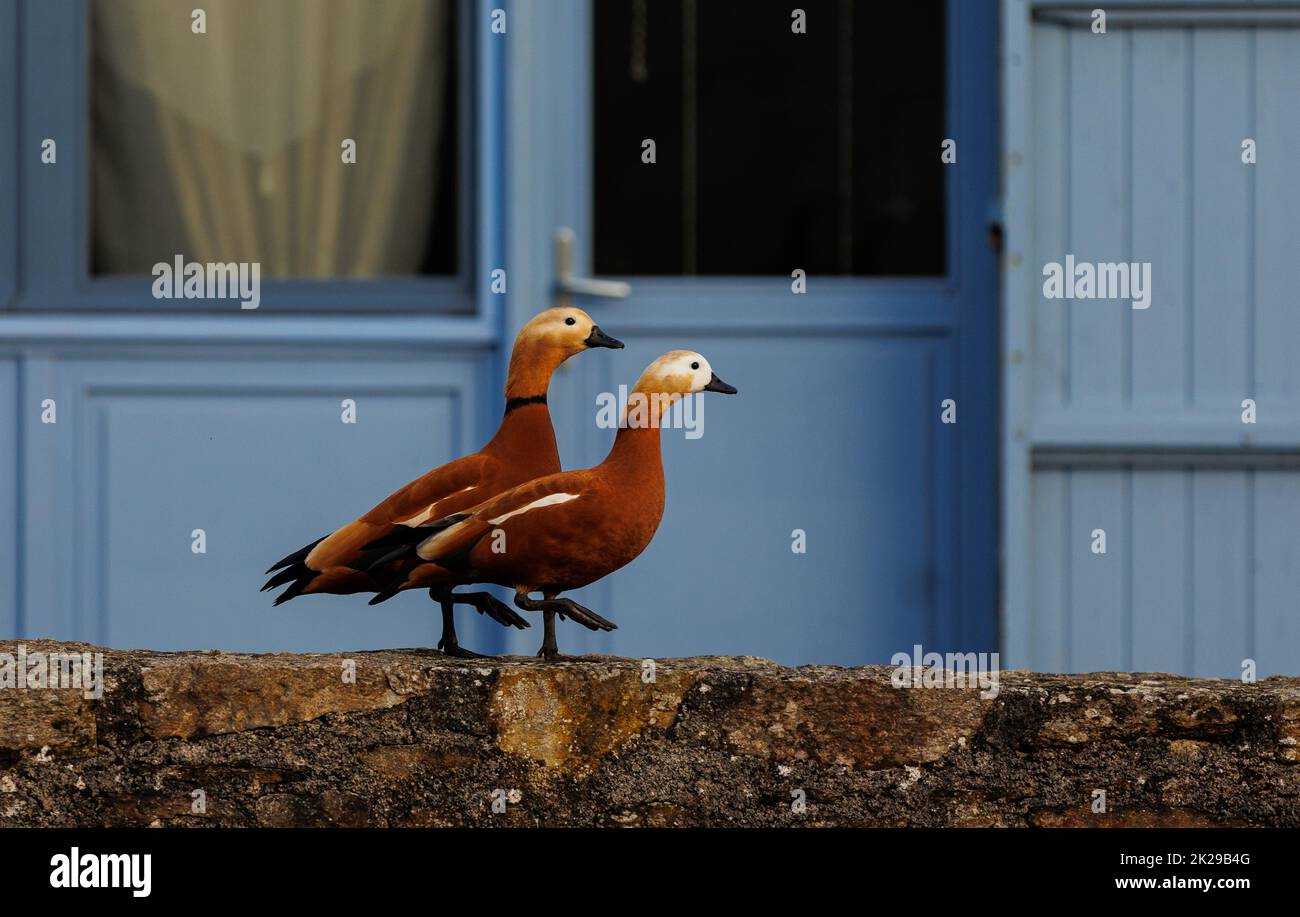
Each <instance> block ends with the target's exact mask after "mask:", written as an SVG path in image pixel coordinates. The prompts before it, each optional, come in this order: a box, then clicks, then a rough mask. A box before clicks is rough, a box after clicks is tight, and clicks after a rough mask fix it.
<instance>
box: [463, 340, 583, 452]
mask: <svg viewBox="0 0 1300 917" xmlns="http://www.w3.org/2000/svg"><path fill="white" fill-rule="evenodd" d="M563 362H564V356H563V355H561V354H560V353H559V352H558V351H557V350H556V349H555V348H552V347H546V346H541V345H531V344H529V343H528V342H520V343H517V344H516V345H515V349H514V352H513V353H512V354H511V355H510V371H509V374H508V375H507V377H506V404H505V416H503V417H502V418H501V425H500V426H499V427H497V432H496V435H495V436H493V437H492V439H491V441H489V442H488V444H487V445H486V446H484V447H483V450H482V451H483V452H486V453H489V454H496V455H499V456H501V457H503V458H505V459H506V460H508V461H510V462H511V463H512V465H514V466H518V467H522V466H525V465H526V466H527V467H528V468H529V469H530V470H532V471H534V472H535V474H534V476H535V477H536V476H540V475H543V474H553V473H554V472H557V471H559V470H560V451H559V448H558V446H557V445H556V442H555V430H554V428H553V427H552V425H551V414H550V411H549V410H547V407H546V390H547V388H549V387H550V384H551V376H552V375H554V373H555V370H556V368H557V367H558V366H559V365H560V364H561V363H563Z"/></svg>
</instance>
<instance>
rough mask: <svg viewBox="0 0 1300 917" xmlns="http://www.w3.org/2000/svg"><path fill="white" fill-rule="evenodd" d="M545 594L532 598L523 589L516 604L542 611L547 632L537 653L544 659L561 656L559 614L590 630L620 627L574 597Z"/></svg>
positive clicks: (518, 591)
mask: <svg viewBox="0 0 1300 917" xmlns="http://www.w3.org/2000/svg"><path fill="white" fill-rule="evenodd" d="M543 595H544V598H541V599H530V598H529V597H528V593H527V592H524V591H522V590H517V591H516V592H515V604H516V605H518V606H519V607H520V608H522V609H524V610H525V611H540V612H542V621H543V622H544V624H545V627H546V632H545V635H544V636H543V639H542V648H541V649H540V650H539V651H538V652H537V655H538V656H541V657H542V658H543V659H547V660H553V659H556V658H557V657H558V656H559V652H560V651H559V648H558V647H557V646H556V644H555V616H556V615H559V616H560V619H561V620H563V619H565V618H572V619H573V620H574V621H576V622H577V623H579V624H581V625H582V626H583V627H585V628H587V629H588V630H615V629H616V628H617V627H618V625H617V624H614V623H613V622H611V621H606V620H605V619H604V618H602V617H601V616H600V615H598V614H596V613H595V612H594V611H592V610H591V609H590V608H584V607H583V606H582V605H579V604H578V603H577V602H575V601H574V600H573V599H557V598H556V597H555V594H554V593H543Z"/></svg>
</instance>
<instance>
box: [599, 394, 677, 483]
mask: <svg viewBox="0 0 1300 917" xmlns="http://www.w3.org/2000/svg"><path fill="white" fill-rule="evenodd" d="M678 397H680V396H678ZM675 400H678V399H677V398H671V397H669V396H668V395H665V394H653V393H650V392H647V391H645V390H643V389H641V388H639V387H638V388H636V389H634V390H633V391H632V394H631V395H630V396H629V397H628V404H627V410H626V411H625V412H624V414H623V425H622V426H620V427H619V430H618V434H617V435H616V436H615V437H614V447H613V448H612V449H610V451H609V456H608V457H607V458H606V459H605V464H607V465H609V466H610V467H611V469H613V470H615V471H618V472H625V473H628V474H631V475H633V476H635V477H638V478H647V477H648V478H650V479H655V478H657V479H658V480H659V481H660V482H662V481H663V452H662V450H661V448H660V441H659V424H660V422H661V421H662V420H663V415H664V414H665V413H666V412H667V410H668V408H669V407H670V406H671V405H672V402H673V401H675ZM661 486H662V484H661Z"/></svg>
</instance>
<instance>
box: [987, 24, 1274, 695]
mask: <svg viewBox="0 0 1300 917" xmlns="http://www.w3.org/2000/svg"><path fill="white" fill-rule="evenodd" d="M1228 6H1232V7H1234V8H1235V9H1236V11H1237V13H1238V14H1239V17H1240V18H1239V19H1238V22H1239V21H1240V19H1249V17H1250V16H1251V15H1252V9H1253V8H1252V5H1250V4H1228ZM1080 8H1081V7H1080ZM1153 8H1154V11H1153V12H1151V15H1162V16H1164V17H1165V18H1166V23H1165V24H1166V26H1178V27H1177V28H1173V27H1166V28H1143V27H1128V26H1125V25H1123V24H1122V23H1123V20H1122V16H1123V13H1124V7H1123V6H1121V7H1119V8H1117V10H1118V13H1117V16H1115V17H1112V23H1111V26H1112V27H1111V28H1110V30H1109V31H1108V33H1107V34H1105V35H1094V34H1093V33H1091V32H1090V31H1089V29H1088V28H1087V26H1086V23H1085V24H1083V25H1080V24H1079V21H1078V20H1077V17H1076V20H1075V21H1074V24H1067V23H1066V22H1065V18H1066V17H1065V14H1064V13H1062V9H1063V5H1062V4H1047V3H1035V2H1032V0H1006V2H1004V4H1003V10H1004V22H1005V28H1006V46H1007V49H1008V60H1009V61H1010V62H1011V66H1010V68H1009V70H1008V75H1007V80H1006V84H1005V87H1006V96H1005V98H1004V108H1005V109H1006V110H1008V111H1011V112H1016V113H1019V114H1017V115H1013V116H1012V117H1011V118H1010V119H1009V120H1008V130H1007V133H1006V139H1005V142H1006V145H1007V149H1008V151H1009V159H1008V162H1009V165H1008V169H1007V179H1006V184H1007V188H1008V194H1009V195H1010V198H1009V201H1008V213H1009V219H1008V224H1009V225H1008V239H1009V240H1010V245H1011V248H1010V259H1009V261H1008V265H1009V271H1008V280H1007V284H1006V296H1007V299H1006V310H1007V319H1006V326H1005V327H1006V329H1007V330H1006V343H1007V351H1008V354H1009V355H1010V357H1011V359H1009V360H1008V362H1007V364H1006V367H1005V376H1004V378H1005V386H1006V390H1007V392H1008V394H1009V400H1008V412H1009V413H1008V422H1007V430H1006V433H1007V438H1006V439H1005V440H1004V444H1005V456H1006V481H1007V484H1006V486H1005V489H1004V493H1005V497H1006V502H1005V504H1004V512H1005V517H1006V519H1007V520H1008V521H1009V525H1008V529H1007V531H1008V542H1007V544H1006V557H1007V559H1008V567H1007V570H1006V574H1005V575H1006V578H1007V582H1008V585H1009V588H1008V589H1007V591H1006V605H1005V608H1004V616H1005V621H1006V623H1007V631H1006V640H1007V646H1008V649H1009V654H1010V658H1008V659H1007V660H1006V661H1007V662H1009V663H1010V664H1011V665H1014V666H1030V667H1033V668H1040V669H1060V668H1064V669H1070V670H1087V669H1116V668H1136V669H1139V670H1152V669H1154V670H1165V671H1175V672H1183V673H1186V674H1195V675H1213V676H1227V677H1238V676H1240V674H1241V671H1242V664H1243V661H1244V660H1246V659H1254V660H1255V661H1256V662H1257V663H1258V665H1259V669H1260V672H1261V674H1267V673H1270V672H1273V673H1277V672H1288V673H1293V672H1295V671H1296V666H1297V664H1298V661H1300V635H1298V634H1297V628H1296V627H1295V624H1294V621H1295V619H1296V617H1297V612H1298V611H1300V599H1297V598H1296V596H1297V595H1298V594H1300V592H1298V591H1297V590H1298V589H1300V581H1297V573H1296V567H1295V564H1294V562H1293V558H1294V557H1295V554H1296V552H1297V550H1300V537H1298V536H1297V535H1296V533H1295V526H1294V520H1295V518H1297V517H1296V515H1295V514H1296V513H1297V511H1300V507H1297V506H1296V502H1295V500H1296V497H1295V494H1296V489H1297V487H1298V486H1300V484H1297V482H1298V481H1300V470H1297V469H1298V468H1300V367H1298V364H1297V362H1296V361H1295V359H1294V353H1295V347H1296V344H1297V341H1298V340H1300V337H1298V336H1300V317H1298V314H1297V311H1296V309H1295V308H1294V295H1293V294H1294V278H1293V275H1294V268H1295V263H1296V257H1297V255H1300V248H1298V247H1297V241H1296V232H1295V226H1296V219H1297V218H1298V217H1300V187H1297V184H1296V182H1294V181H1293V180H1292V173H1293V168H1292V166H1293V165H1294V163H1293V162H1292V161H1291V158H1290V157H1289V155H1287V154H1286V153H1285V152H1283V151H1286V150H1290V149H1292V148H1293V147H1294V146H1295V145H1296V144H1297V143H1298V142H1300V91H1298V90H1300V77H1297V74H1296V70H1295V66H1294V61H1295V60H1296V56H1297V55H1298V54H1300V29H1297V28H1296V27H1295V26H1294V17H1292V18H1291V19H1290V22H1289V23H1285V22H1282V20H1281V19H1278V18H1272V19H1266V18H1261V19H1260V22H1259V25H1258V27H1255V28H1251V27H1243V26H1241V25H1239V24H1236V23H1233V24H1229V25H1223V24H1222V23H1218V24H1215V23H1213V22H1212V21H1210V19H1209V18H1207V17H1203V16H1202V15H1201V11H1200V10H1199V9H1198V8H1197V7H1196V6H1189V5H1180V4H1168V5H1164V4H1154V5H1153ZM1290 9H1291V11H1292V12H1300V5H1291V6H1290ZM1076 12H1077V11H1076ZM1085 12H1086V11H1085ZM1058 14H1060V15H1058ZM1263 15H1264V14H1262V13H1261V16H1263ZM1085 18H1086V17H1085ZM1022 62H1023V66H1022ZM1018 68H1019V69H1018ZM1246 138H1251V139H1253V140H1255V141H1256V144H1257V149H1258V161H1257V163H1256V164H1247V163H1244V162H1243V161H1242V142H1243V141H1244V140H1245V139H1246ZM1021 163H1023V167H1020V164H1021ZM1067 254H1073V255H1074V256H1075V257H1076V258H1077V259H1078V260H1079V261H1083V262H1102V261H1112V260H1123V261H1137V262H1149V263H1150V264H1151V278H1152V298H1151V306H1150V308H1148V309H1145V310H1132V309H1130V308H1129V304H1128V303H1127V302H1126V301H1111V302H1107V301H1084V300H1080V301H1074V302H1070V301H1063V300H1048V299H1045V298H1044V297H1043V295H1042V275H1041V273H1040V271H1041V270H1042V268H1043V266H1044V265H1045V264H1047V263H1048V262H1053V261H1056V262H1061V261H1064V259H1065V256H1066V255H1067ZM1247 398H1249V399H1253V400H1254V401H1255V402H1256V404H1257V410H1258V422H1257V423H1252V424H1246V423H1243V422H1242V402H1243V400H1244V399H1247ZM1261 447H1267V448H1268V449H1270V450H1272V454H1271V455H1265V454H1263V453H1262V452H1261V451H1260V448H1261ZM1288 514H1289V516H1288ZM1288 518H1290V520H1291V522H1290V524H1288V523H1287V522H1286V520H1287V519H1288ZM1095 529H1105V531H1106V537H1107V554H1106V555H1098V554H1094V553H1093V551H1092V550H1091V542H1092V539H1091V533H1092V532H1093V530H1095Z"/></svg>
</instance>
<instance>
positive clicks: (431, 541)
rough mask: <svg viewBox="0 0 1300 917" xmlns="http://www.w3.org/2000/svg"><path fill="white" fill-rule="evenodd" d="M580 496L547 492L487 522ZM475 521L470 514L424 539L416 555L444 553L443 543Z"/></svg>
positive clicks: (495, 522)
mask: <svg viewBox="0 0 1300 917" xmlns="http://www.w3.org/2000/svg"><path fill="white" fill-rule="evenodd" d="M580 496H582V495H581V494H547V495H546V496H545V497H541V498H539V499H537V500H534V501H533V502H532V503H529V504H527V505H526V506H521V507H519V508H518V509H512V510H510V512H508V513H502V514H501V515H500V516H497V517H496V518H495V519H488V520H487V524H488V525H500V524H501V523H503V522H505V521H506V520H507V519H509V518H510V517H511V516H518V515H521V514H523V513H526V512H528V511H529V510H532V509H540V508H541V507H543V506H555V505H556V504H559V503H568V502H569V501H570V500H576V499H578V497H580ZM473 521H474V517H473V516H470V517H469V518H468V519H462V520H461V521H460V522H457V523H456V524H455V525H452V526H449V527H447V528H445V529H443V530H442V531H441V532H439V533H438V534H436V535H433V536H431V537H429V538H426V539H425V540H424V541H422V542H420V546H419V547H418V548H416V549H415V553H416V555H417V556H419V557H420V558H421V559H422V560H432V559H433V558H435V557H437V556H438V555H439V554H441V553H442V549H443V545H445V544H446V543H447V542H449V541H451V540H452V539H453V538H455V537H456V534H457V533H458V532H459V531H460V530H461V529H463V528H464V527H465V526H467V525H469V524H470V523H471V522H473Z"/></svg>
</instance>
